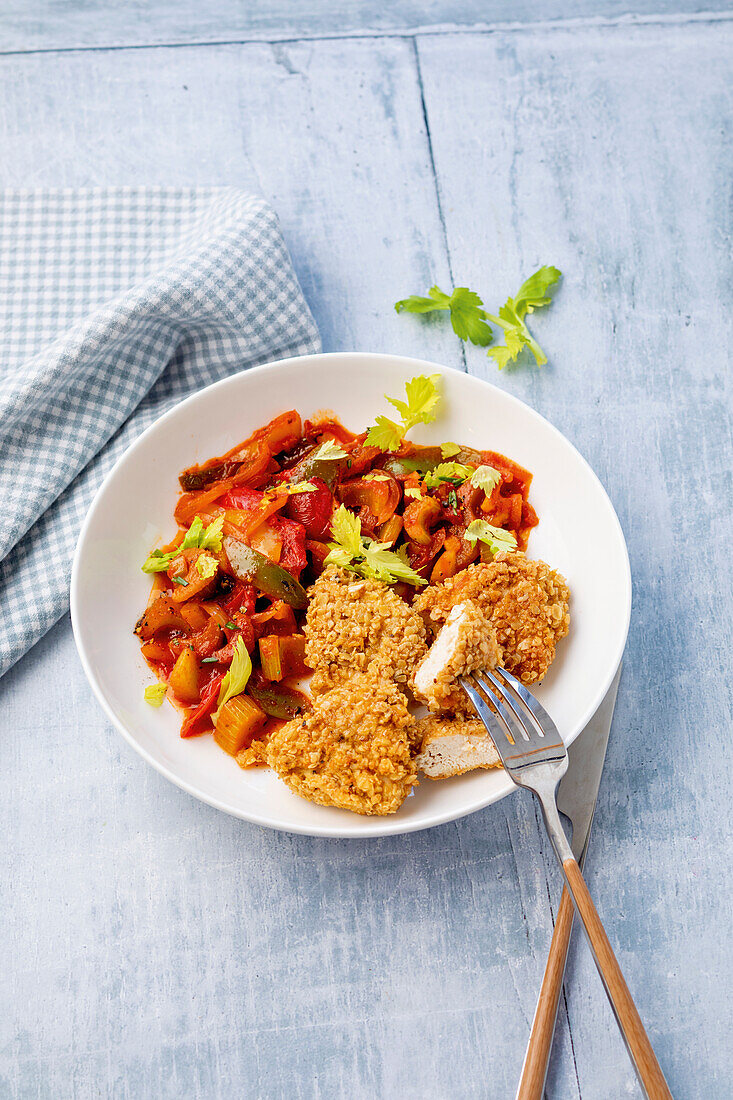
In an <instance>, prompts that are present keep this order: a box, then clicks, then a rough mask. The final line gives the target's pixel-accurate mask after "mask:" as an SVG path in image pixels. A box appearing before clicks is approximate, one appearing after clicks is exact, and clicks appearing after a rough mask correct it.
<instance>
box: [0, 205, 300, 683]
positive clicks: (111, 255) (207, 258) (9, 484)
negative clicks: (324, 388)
mask: <svg viewBox="0 0 733 1100" xmlns="http://www.w3.org/2000/svg"><path fill="white" fill-rule="evenodd" d="M319 348H320V341H319V337H318V332H317V329H316V327H315V324H314V321H313V318H312V316H311V314H310V312H309V310H308V307H307V305H306V303H305V300H304V299H303V295H302V293H301V290H300V287H299V286H298V283H297V281H296V278H295V273H294V272H293V268H292V264H291V261H290V257H289V256H288V253H287V250H286V248H285V244H284V242H283V239H282V235H281V233H280V228H279V225H278V222H277V218H276V216H275V214H274V213H273V211H272V210H271V208H270V207H269V206H268V205H267V203H265V202H264V201H262V200H261V199H259V198H255V197H253V196H251V195H248V194H245V193H243V192H241V191H239V190H237V189H235V188H180V189H170V188H160V187H148V188H104V189H95V190H90V191H77V190H59V191H22V192H21V191H7V192H0V607H1V608H2V620H1V621H0V676H1V675H2V674H3V673H4V672H5V671H7V669H8V668H10V666H11V665H12V664H13V663H14V662H15V661H16V660H17V659H18V658H19V657H21V656H22V654H23V653H25V652H26V650H28V649H29V648H30V647H31V646H32V645H33V644H34V643H35V642H36V641H37V640H38V639H39V638H40V637H41V636H42V635H43V634H44V633H45V632H46V631H47V630H48V629H49V627H51V626H52V625H53V623H55V622H56V621H57V620H58V619H59V618H60V617H61V616H62V615H63V614H64V612H65V611H66V610H67V608H68V602H69V576H70V572H71V561H72V557H73V553H74V548H75V545H76V540H77V536H78V533H79V529H80V526H81V522H82V520H83V518H84V515H85V513H86V511H87V509H88V507H89V504H90V502H91V500H92V497H93V496H94V493H95V491H96V489H97V487H98V486H99V484H100V482H101V481H102V478H103V477H104V475H105V474H106V473H107V471H108V470H109V469H110V468H111V466H112V465H113V463H114V462H115V461H116V459H117V458H119V456H120V455H121V454H122V453H123V451H124V450H125V449H126V448H127V447H128V446H129V444H130V443H131V442H132V441H133V440H134V439H135V438H136V436H138V435H139V434H140V432H141V431H142V430H143V429H144V428H146V427H147V426H148V425H149V424H151V423H152V421H153V420H155V419H156V418H157V417H158V416H160V415H161V413H164V412H166V411H167V410H168V409H169V408H171V406H172V405H174V404H176V403H177V402H178V401H180V400H181V399H182V398H184V397H186V396H188V395H189V394H190V393H193V392H194V391H195V390H198V389H200V388H201V387H202V386H206V385H208V384H209V383H210V382H216V381H217V380H218V379H220V378H223V377H224V376H226V375H228V374H232V373H234V372H235V371H239V370H242V369H243V368H244V367H249V366H253V365H255V364H257V363H263V362H267V361H268V360H270V359H279V358H283V357H285V356H290V355H302V354H306V353H308V352H314V351H318V350H319Z"/></svg>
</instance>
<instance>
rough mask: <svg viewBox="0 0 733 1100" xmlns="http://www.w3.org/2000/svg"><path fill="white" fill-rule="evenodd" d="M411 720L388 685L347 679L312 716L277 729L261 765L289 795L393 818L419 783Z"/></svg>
mask: <svg viewBox="0 0 733 1100" xmlns="http://www.w3.org/2000/svg"><path fill="white" fill-rule="evenodd" d="M414 724H415V719H414V718H413V717H412V715H411V714H410V713H409V711H408V709H407V700H406V698H405V696H404V695H403V694H402V692H401V691H400V690H399V688H398V687H396V686H395V685H394V684H393V683H392V682H391V681H389V680H384V681H382V680H378V679H377V678H376V677H375V676H372V675H369V674H366V673H358V672H357V673H353V674H352V675H351V676H350V677H349V678H348V679H347V680H344V682H343V683H341V684H339V685H338V686H337V687H335V688H334V689H333V690H332V691H329V692H326V693H325V694H324V695H319V696H318V697H317V698H316V699H315V701H314V704H313V710H312V711H309V712H308V713H307V714H304V715H302V716H301V717H299V718H294V719H293V720H292V721H291V722H288V723H287V725H285V726H283V727H282V728H281V729H279V730H276V731H275V732H274V733H273V734H272V735H271V736H270V739H269V741H268V744H267V761H268V763H269V764H270V766H271V767H272V768H274V770H275V771H276V772H277V774H278V775H279V776H280V778H281V779H282V780H283V782H285V783H286V784H287V785H288V787H290V788H291V790H293V791H295V793H296V794H299V795H301V796H302V797H303V798H307V799H309V800H310V801H311V802H318V803H319V804H320V805H321V806H338V807H339V808H340V809H342V810H351V811H353V812H354V813H357V814H393V813H395V811H396V810H398V809H399V808H400V806H401V805H402V803H403V802H404V800H405V798H406V797H407V795H408V794H409V793H410V790H411V788H412V787H413V786H414V784H416V783H417V771H416V768H415V765H414V763H413V762H412V759H411V754H410V734H411V732H412V729H413V727H414Z"/></svg>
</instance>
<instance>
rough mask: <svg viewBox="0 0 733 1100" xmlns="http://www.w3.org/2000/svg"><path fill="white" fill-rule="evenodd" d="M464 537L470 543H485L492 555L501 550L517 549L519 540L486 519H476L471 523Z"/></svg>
mask: <svg viewBox="0 0 733 1100" xmlns="http://www.w3.org/2000/svg"><path fill="white" fill-rule="evenodd" d="M463 537H464V538H465V539H467V540H468V541H469V542H476V540H477V539H478V540H479V541H480V542H483V543H485V544H486V545H487V546H488V548H489V549H490V550H491V553H492V554H498V553H499V552H500V551H501V550H507V551H511V550H516V549H517V540H516V537H515V536H514V535H513V534H512V532H511V531H505V530H504V528H503V527H494V525H493V524H492V523H487V522H486V520H485V519H475V520H474V521H473V522H472V523H469V525H468V527H467V528H466V530H465V533H464V536H463Z"/></svg>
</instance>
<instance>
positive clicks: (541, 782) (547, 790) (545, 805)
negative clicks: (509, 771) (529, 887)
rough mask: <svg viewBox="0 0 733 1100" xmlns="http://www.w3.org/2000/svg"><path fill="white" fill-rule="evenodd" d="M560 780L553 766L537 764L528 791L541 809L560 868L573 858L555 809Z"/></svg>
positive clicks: (519, 779) (533, 769)
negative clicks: (534, 796) (533, 795)
mask: <svg viewBox="0 0 733 1100" xmlns="http://www.w3.org/2000/svg"><path fill="white" fill-rule="evenodd" d="M561 778H562V777H561V776H558V774H557V767H556V766H555V765H553V764H537V765H535V767H533V768H532V787H531V788H529V789H531V790H532V792H533V793H534V794H535V795H536V797H537V800H538V801H539V804H540V806H541V807H542V816H543V817H544V819H545V825H546V826H547V832H548V835H549V837H550V840H551V841H552V846H553V848H554V849H555V852H556V853H557V857H558V859H559V860H560V865H561V866H562V864H563V863H564V862H565V860H566V859H573V858H574V856H573V851H572V848H571V847H570V842H569V841H568V838H567V835H566V833H565V830H564V828H563V825H562V821H561V820H560V813H559V811H558V808H557V802H556V792H557V787H558V784H559V782H560V779H561ZM518 781H519V783H520V784H521V778H519V777H518ZM522 785H523V784H522Z"/></svg>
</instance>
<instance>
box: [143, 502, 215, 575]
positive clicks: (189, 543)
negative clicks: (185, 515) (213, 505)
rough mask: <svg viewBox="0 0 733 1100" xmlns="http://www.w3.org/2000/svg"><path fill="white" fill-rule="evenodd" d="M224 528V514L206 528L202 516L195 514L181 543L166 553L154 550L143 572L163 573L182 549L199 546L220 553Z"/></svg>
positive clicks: (144, 565) (144, 564) (191, 548)
mask: <svg viewBox="0 0 733 1100" xmlns="http://www.w3.org/2000/svg"><path fill="white" fill-rule="evenodd" d="M223 528H224V516H223V514H222V515H221V516H217V518H216V519H215V520H213V521H212V522H211V523H210V524H209V526H208V527H206V528H205V527H204V521H203V520H202V519H201V516H195V517H194V519H193V522H192V524H191V526H190V527H189V529H188V531H186V534H185V535H184V536H183V542H182V543H181V545H180V546H177V547H176V549H175V550H170V551H168V553H165V554H164V553H163V551H162V550H153V551H152V552H151V553H150V556H149V557H148V558H147V559H146V560H145V561H144V562H143V565H142V571H143V573H162V572H163V571H164V570H166V569H167V568H168V566H169V565H170V563H171V562H172V561H173V559H174V558H177V557H178V555H179V554H180V553H181V551H182V550H193V549H195V548H196V547H199V548H200V549H202V550H215V551H216V552H217V553H218V552H219V551H220V550H221V544H222V537H223V535H222V532H223Z"/></svg>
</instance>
